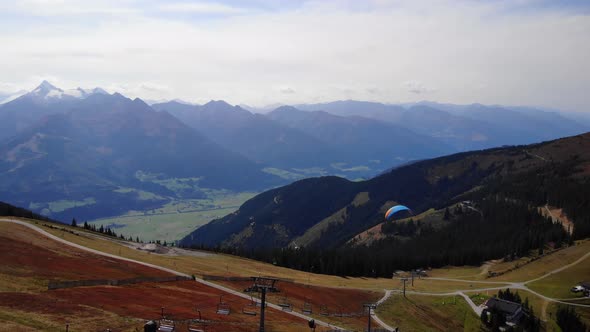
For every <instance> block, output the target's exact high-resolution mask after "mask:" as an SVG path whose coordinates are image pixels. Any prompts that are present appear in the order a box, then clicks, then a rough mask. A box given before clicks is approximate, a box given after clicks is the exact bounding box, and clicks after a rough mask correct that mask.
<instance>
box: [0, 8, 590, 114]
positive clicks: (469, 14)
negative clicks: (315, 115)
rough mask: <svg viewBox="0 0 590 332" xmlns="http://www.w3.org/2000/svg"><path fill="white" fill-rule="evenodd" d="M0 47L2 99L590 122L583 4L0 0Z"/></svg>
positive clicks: (589, 51) (589, 18)
mask: <svg viewBox="0 0 590 332" xmlns="http://www.w3.org/2000/svg"><path fill="white" fill-rule="evenodd" d="M557 3H559V4H557ZM0 45H2V50H1V51H0V74H1V75H0V96H2V95H9V94H12V93H15V92H17V91H20V90H22V89H26V90H30V89H32V88H34V87H35V86H36V85H38V84H39V83H40V82H41V80H43V79H47V80H49V81H50V82H51V83H53V84H55V85H57V86H59V87H62V88H73V87H77V86H82V87H86V88H90V87H95V86H100V87H103V88H105V89H107V90H108V91H110V92H113V91H119V92H121V93H123V94H126V95H128V96H130V97H141V98H145V99H151V100H159V99H173V98H181V99H184V100H187V101H193V102H205V101H207V100H210V99H225V100H227V101H228V102H231V103H234V104H239V103H244V104H249V105H256V106H261V105H266V104H272V103H303V102H322V101H331V100H338V99H361V100H372V101H380V102H391V103H397V102H411V101H420V100H433V101H439V102H451V103H472V102H480V103H487V104H509V105H534V106H544V107H550V108H559V109H562V110H572V111H587V112H590V97H589V88H590V60H589V59H590V1H586V0H579V1H552V0H547V1H533V0H506V1H501V0H498V1H494V0H488V1H483V0H482V1H445V0H431V1H403V0H364V1H357V0H349V1H347V0H342V1H339V0H334V1H328V0H322V1H320V0H317V1H298V0H244V1H237V0H227V1H222V0H220V1H215V0H211V1H180V0H170V1H155V0H145V1H140V0H112V1H110V0H106V1H86V0H19V1H9V0H0Z"/></svg>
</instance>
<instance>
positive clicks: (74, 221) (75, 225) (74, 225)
mask: <svg viewBox="0 0 590 332" xmlns="http://www.w3.org/2000/svg"><path fill="white" fill-rule="evenodd" d="M72 227H78V222H77V221H76V218H72Z"/></svg>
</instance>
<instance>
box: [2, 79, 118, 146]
mask: <svg viewBox="0 0 590 332" xmlns="http://www.w3.org/2000/svg"><path fill="white" fill-rule="evenodd" d="M94 94H107V92H106V91H104V90H102V89H100V88H95V89H92V90H84V89H82V88H78V89H75V90H71V91H64V90H62V89H60V88H57V87H55V86H53V85H51V83H49V82H47V81H43V82H42V83H41V84H40V85H39V86H38V87H37V88H35V89H34V90H33V91H31V92H28V93H26V94H24V95H22V96H20V97H18V98H16V99H14V100H12V101H10V102H8V103H6V104H2V105H0V142H1V141H2V140H6V139H8V138H10V137H12V136H14V135H16V134H17V133H19V132H20V131H22V130H24V129H26V128H28V127H30V126H31V125H33V124H35V123H36V122H37V121H39V120H40V119H41V118H43V117H45V116H48V115H51V114H57V113H64V112H67V111H69V110H70V109H72V108H73V107H74V105H75V104H76V103H77V102H78V101H79V100H80V99H84V98H87V97H89V96H91V95H94Z"/></svg>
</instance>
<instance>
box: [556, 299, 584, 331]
mask: <svg viewBox="0 0 590 332" xmlns="http://www.w3.org/2000/svg"><path fill="white" fill-rule="evenodd" d="M555 316H556V317H555V318H556V319H557V325H559V327H560V328H561V330H562V331H579V332H586V331H588V326H587V325H586V324H584V322H582V319H581V318H580V314H578V313H577V312H576V310H575V309H574V308H573V307H571V306H563V305H562V306H559V307H558V308H557V312H556V314H555Z"/></svg>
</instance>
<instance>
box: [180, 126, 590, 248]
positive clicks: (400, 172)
mask: <svg viewBox="0 0 590 332" xmlns="http://www.w3.org/2000/svg"><path fill="white" fill-rule="evenodd" d="M559 169H565V170H566V171H565V172H567V173H564V174H565V175H564V176H565V178H564V180H563V181H562V182H559V184H558V185H556V187H557V186H566V187H567V185H565V184H563V183H565V182H564V181H566V182H567V181H570V179H571V181H573V183H580V182H579V181H587V179H588V178H589V176H590V171H589V170H590V133H588V134H584V135H580V136H574V137H570V138H565V139H562V140H556V141H551V142H547V143H541V144H535V145H530V146H518V147H511V148H497V149H490V150H485V151H477V152H466V153H460V154H456V155H452V156H447V157H441V158H436V159H432V160H426V161H422V162H417V163H414V164H411V165H407V166H403V167H399V168H396V169H393V170H392V171H391V172H388V173H386V174H383V175H381V176H379V177H376V178H373V179H371V180H369V181H365V182H358V183H352V182H338V181H336V180H334V179H330V181H327V179H326V178H319V179H309V180H307V181H310V182H297V183H294V184H292V185H290V186H287V187H282V188H277V189H273V190H271V191H269V192H266V193H263V194H261V195H259V196H256V197H254V198H252V199H251V200H250V201H248V202H246V203H245V204H244V205H243V206H242V207H240V209H239V210H238V211H236V212H235V213H233V214H231V215H228V216H226V217H224V218H222V219H219V220H215V221H212V222H211V223H209V224H207V225H206V226H203V227H202V228H199V229H197V230H196V231H194V232H193V233H192V234H191V235H189V236H187V237H186V238H185V239H184V240H183V241H182V243H184V244H186V245H190V244H200V243H206V244H214V245H220V244H221V245H227V246H232V247H235V246H243V247H246V248H249V247H263V246H265V244H266V243H272V244H274V245H280V246H287V245H289V244H293V243H292V241H293V240H296V239H297V238H298V237H300V236H303V235H305V233H306V232H307V231H308V230H309V229H310V228H312V227H313V226H315V225H318V224H319V223H322V222H323V223H327V224H328V225H327V226H325V227H322V228H321V229H320V231H319V234H316V235H317V236H316V237H315V238H313V240H312V241H308V242H307V244H308V245H311V246H319V247H323V248H333V247H338V246H341V245H343V244H344V243H345V242H346V241H348V240H349V239H350V238H352V237H353V236H354V235H356V234H358V233H360V232H361V231H363V230H366V229H368V228H370V227H372V226H374V225H376V224H378V223H380V222H382V221H383V213H384V212H385V210H386V209H387V208H388V207H390V206H391V205H392V204H395V203H402V204H406V205H408V206H410V207H412V209H413V210H414V212H416V213H419V212H421V211H425V210H427V209H429V208H438V209H440V208H443V207H445V206H448V205H450V204H452V203H453V202H456V201H458V200H461V199H462V196H461V195H466V196H464V197H469V195H475V194H477V193H478V192H487V191H483V190H482V189H481V188H491V189H489V190H492V189H493V188H494V187H493V185H494V184H495V183H497V181H507V179H515V181H516V180H518V179H520V178H522V179H528V178H529V177H531V176H535V174H537V172H541V173H540V174H546V175H543V176H544V177H548V178H550V177H551V175H550V174H552V172H557V170H559ZM559 172H562V173H563V172H564V171H563V170H560V171H559ZM562 173H556V174H562ZM310 183H314V184H315V185H311V186H310V185H309V184H310ZM579 185H581V184H578V185H575V186H579ZM317 186H321V192H322V193H324V194H325V195H329V196H332V197H331V198H328V197H322V200H321V201H318V203H317V204H318V205H320V206H322V209H317V206H318V205H316V204H312V203H309V202H307V201H306V197H308V196H309V195H313V194H314V192H315V190H320V189H317V188H316V187H317ZM504 186H505V187H503V188H507V187H506V186H507V185H506V184H504ZM572 186H574V185H572ZM306 187H309V188H306ZM474 190H475V191H474ZM512 190H516V189H512ZM469 193H471V194H469ZM570 194H571V193H570ZM359 195H361V197H365V198H364V199H362V200H360V201H359V200H358V197H359ZM535 195H537V196H538V195H542V192H541V193H537V194H535ZM546 195H547V194H546ZM563 195H564V196H565V194H563ZM276 197H290V199H280V200H278V201H276V200H275V199H276ZM554 198H555V199H559V198H558V197H554ZM331 200H334V201H338V202H342V201H345V202H346V203H344V204H327V205H325V206H324V205H323V204H324V202H333V201H331ZM538 200H539V198H535V199H534V201H535V202H537V201H538ZM300 202H306V203H303V205H300V204H301V203H300ZM305 204H309V205H305ZM537 204H538V202H537ZM562 204H563V203H562ZM556 205H558V204H556ZM290 206H297V207H299V209H300V210H307V209H309V210H311V211H317V213H314V214H313V215H310V214H309V213H308V214H307V215H306V216H305V217H303V216H301V217H300V216H299V215H300V212H292V211H291V210H290V209H289V208H288V207H290ZM262 207H264V208H262ZM255 211H256V214H255V215H254V214H253V213H254V212H255ZM251 217H254V220H255V221H256V223H255V225H253V226H249V225H250V224H249V220H250V218H251ZM581 222H584V221H583V220H581ZM309 226H311V227H309ZM248 227H251V228H252V229H251V230H247V228H248ZM273 227H274V228H277V227H279V228H280V229H281V230H283V232H282V233H281V234H280V236H275V237H274V238H270V239H269V238H267V239H266V241H267V242H259V241H250V238H255V237H256V236H257V235H256V234H257V233H258V232H259V231H260V232H264V229H268V228H273ZM580 227H584V226H580ZM205 238H207V239H213V240H207V241H205V240H204V239H205ZM200 241H201V242H200Z"/></svg>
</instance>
